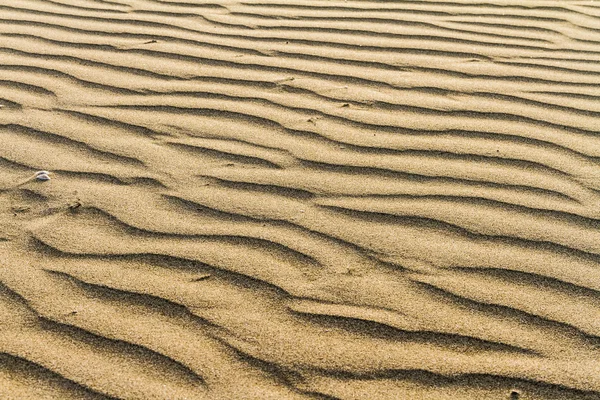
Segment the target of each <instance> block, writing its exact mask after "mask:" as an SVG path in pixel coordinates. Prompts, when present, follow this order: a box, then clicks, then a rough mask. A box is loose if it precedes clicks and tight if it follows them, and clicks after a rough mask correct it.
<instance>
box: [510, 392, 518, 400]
mask: <svg viewBox="0 0 600 400" xmlns="http://www.w3.org/2000/svg"><path fill="white" fill-rule="evenodd" d="M519 398H521V393H519V391H517V390H513V391H511V392H510V400H519Z"/></svg>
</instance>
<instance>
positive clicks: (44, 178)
mask: <svg viewBox="0 0 600 400" xmlns="http://www.w3.org/2000/svg"><path fill="white" fill-rule="evenodd" d="M35 179H37V180H38V181H49V180H50V176H48V174H39V175H38V174H36V175H35Z"/></svg>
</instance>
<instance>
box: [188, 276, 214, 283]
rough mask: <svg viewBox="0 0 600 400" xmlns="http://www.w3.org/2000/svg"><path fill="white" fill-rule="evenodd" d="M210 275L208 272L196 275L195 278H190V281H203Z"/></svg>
mask: <svg viewBox="0 0 600 400" xmlns="http://www.w3.org/2000/svg"><path fill="white" fill-rule="evenodd" d="M211 276H212V275H210V274H207V275H201V276H198V277H196V278H193V279H190V282H200V281H205V280H207V279H208V278H210V277H211Z"/></svg>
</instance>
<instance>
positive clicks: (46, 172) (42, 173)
mask: <svg viewBox="0 0 600 400" xmlns="http://www.w3.org/2000/svg"><path fill="white" fill-rule="evenodd" d="M33 175H34V176H35V177H36V178H37V177H38V176H39V175H50V172H48V171H38V172H36V173H35V174H33Z"/></svg>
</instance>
